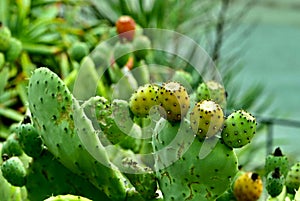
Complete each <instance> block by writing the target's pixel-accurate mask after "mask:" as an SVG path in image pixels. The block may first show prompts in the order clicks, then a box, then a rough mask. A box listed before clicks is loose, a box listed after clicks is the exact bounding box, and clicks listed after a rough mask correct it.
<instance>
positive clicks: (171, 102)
mask: <svg viewBox="0 0 300 201" xmlns="http://www.w3.org/2000/svg"><path fill="white" fill-rule="evenodd" d="M157 102H158V104H159V105H160V106H161V107H160V109H159V110H160V113H161V115H162V116H163V117H164V118H166V119H167V120H169V121H172V122H175V121H180V120H182V119H183V118H184V117H185V115H186V114H187V112H188V110H189V107H190V98H189V95H188V93H187V91H186V89H185V88H184V87H183V86H182V85H181V84H180V83H179V82H166V83H163V85H162V86H161V87H159V88H158V92H157Z"/></svg>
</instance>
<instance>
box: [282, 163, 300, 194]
mask: <svg viewBox="0 0 300 201" xmlns="http://www.w3.org/2000/svg"><path fill="white" fill-rule="evenodd" d="M285 185H286V188H287V192H288V193H291V194H295V193H296V191H297V190H298V188H299V187H300V162H297V163H295V164H294V165H293V166H292V167H291V168H290V170H289V172H288V174H287V176H286V179H285Z"/></svg>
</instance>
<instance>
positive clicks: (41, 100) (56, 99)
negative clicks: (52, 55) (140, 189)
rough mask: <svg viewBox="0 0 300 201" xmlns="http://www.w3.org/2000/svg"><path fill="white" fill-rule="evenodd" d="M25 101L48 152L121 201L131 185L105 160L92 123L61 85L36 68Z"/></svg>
mask: <svg viewBox="0 0 300 201" xmlns="http://www.w3.org/2000/svg"><path fill="white" fill-rule="evenodd" d="M28 101H29V109H30V111H31V114H32V120H33V123H34V126H35V128H36V129H37V131H38V132H39V133H40V135H41V137H42V139H43V142H44V144H45V146H47V148H48V150H49V151H50V152H51V153H52V154H53V155H54V156H55V157H56V158H57V159H58V160H59V161H60V162H61V163H62V164H63V165H65V166H66V167H67V168H68V169H70V170H71V171H72V172H74V173H75V174H78V175H81V176H83V177H85V178H87V179H88V180H89V181H90V182H91V183H93V184H94V185H95V186H96V187H97V188H98V189H99V190H100V191H102V192H104V193H105V194H106V195H107V196H108V197H110V198H111V199H114V200H124V198H125V197H126V191H131V190H130V187H131V185H130V182H129V181H128V180H127V179H126V178H125V177H124V176H123V175H122V174H121V172H119V170H118V169H117V168H116V167H115V166H114V165H113V164H111V163H110V161H109V160H108V156H107V154H106V151H105V148H104V147H103V145H102V144H101V142H100V141H99V138H98V136H97V133H96V131H95V129H94V128H93V125H92V123H91V121H90V120H89V119H88V118H87V116H86V115H85V113H84V111H83V108H82V107H80V106H79V103H78V101H76V99H74V98H73V96H72V94H71V93H70V91H69V90H68V88H67V87H66V85H65V84H64V83H63V81H62V80H61V79H60V78H59V77H58V76H57V75H56V74H54V73H53V72H51V71H50V70H49V69H47V68H38V69H37V70H35V71H34V72H33V74H32V76H31V78H30V80H29V87H28ZM83 136H84V137H83ZM65 142H67V143H65ZM86 144H88V146H84V145H86ZM91 154H94V155H91ZM96 157H97V158H98V159H99V160H100V159H101V162H100V161H98V160H96V159H95V158H96Z"/></svg>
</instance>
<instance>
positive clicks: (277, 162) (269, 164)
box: [265, 147, 289, 176]
mask: <svg viewBox="0 0 300 201" xmlns="http://www.w3.org/2000/svg"><path fill="white" fill-rule="evenodd" d="M276 167H278V168H279V170H280V173H281V174H282V175H284V176H286V175H287V173H288V171H289V161H288V158H287V156H285V155H283V154H282V152H281V149H280V148H279V147H277V148H276V149H275V151H274V153H273V154H270V155H268V156H267V157H266V161H265V175H266V176H267V175H268V174H269V172H272V171H274V170H275V168H276Z"/></svg>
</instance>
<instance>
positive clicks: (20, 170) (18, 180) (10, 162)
mask: <svg viewBox="0 0 300 201" xmlns="http://www.w3.org/2000/svg"><path fill="white" fill-rule="evenodd" d="M1 171H2V175H3V177H5V178H6V180H7V181H8V182H9V183H10V184H12V185H14V186H18V187H22V186H24V185H25V183H26V169H25V166H24V164H23V163H22V161H21V160H20V159H19V158H18V157H16V156H13V157H11V158H9V159H7V160H5V161H4V162H3V164H2V166H1Z"/></svg>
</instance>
